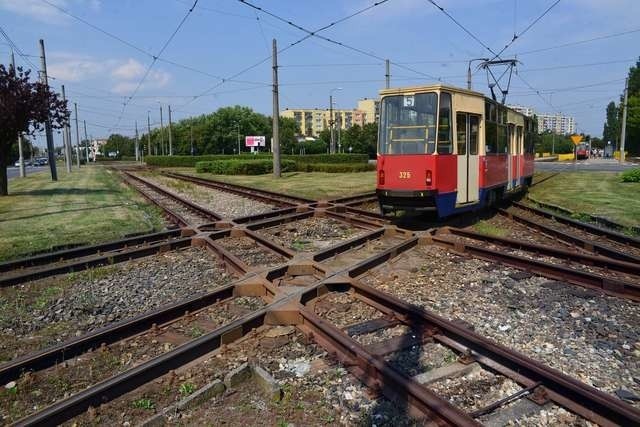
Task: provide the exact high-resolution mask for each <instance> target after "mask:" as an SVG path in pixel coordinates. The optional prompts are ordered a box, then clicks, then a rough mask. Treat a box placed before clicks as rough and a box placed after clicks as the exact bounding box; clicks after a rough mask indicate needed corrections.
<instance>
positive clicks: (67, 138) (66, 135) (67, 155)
mask: <svg viewBox="0 0 640 427" xmlns="http://www.w3.org/2000/svg"><path fill="white" fill-rule="evenodd" d="M62 100H63V101H66V100H67V97H66V95H65V93H64V85H62ZM62 141H63V143H64V161H65V163H66V167H67V173H71V163H72V162H73V157H71V132H70V131H69V124H66V125H64V127H63V128H62Z"/></svg>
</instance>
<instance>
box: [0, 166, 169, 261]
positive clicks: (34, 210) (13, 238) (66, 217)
mask: <svg viewBox="0 0 640 427" xmlns="http://www.w3.org/2000/svg"><path fill="white" fill-rule="evenodd" d="M58 178H59V180H58V182H52V181H51V177H50V175H49V173H48V172H39V173H35V174H32V175H29V176H28V177H27V178H24V179H22V178H15V179H12V180H11V181H9V196H7V197H0V261H3V260H7V259H12V258H19V257H23V256H26V255H28V254H32V253H34V252H39V251H43V250H51V249H53V248H55V247H57V246H62V245H70V244H79V243H98V242H105V241H109V240H115V239H118V238H122V237H123V236H125V235H127V234H132V233H139V232H152V231H156V230H160V229H162V228H163V221H162V215H161V213H160V211H159V210H158V209H156V208H155V207H151V206H149V205H148V204H146V203H145V201H144V200H143V199H142V198H141V197H140V196H139V195H138V194H137V193H135V192H134V191H133V190H131V189H130V188H129V187H127V186H125V185H124V184H122V183H121V181H120V179H119V178H118V176H117V175H116V174H115V173H114V172H111V171H109V170H107V169H105V168H104V167H101V166H90V167H85V168H82V170H80V171H77V170H74V172H73V173H71V174H67V173H66V172H65V171H64V168H58Z"/></svg>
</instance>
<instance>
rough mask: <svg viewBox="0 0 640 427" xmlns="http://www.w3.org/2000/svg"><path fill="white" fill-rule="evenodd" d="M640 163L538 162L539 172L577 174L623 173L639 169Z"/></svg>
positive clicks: (594, 161)
mask: <svg viewBox="0 0 640 427" xmlns="http://www.w3.org/2000/svg"><path fill="white" fill-rule="evenodd" d="M639 166H640V163H638V162H625V163H622V164H621V163H620V162H619V161H617V160H614V159H587V160H578V161H576V162H572V161H568V162H536V166H535V167H536V170H537V171H552V172H575V171H601V172H622V171H624V170H625V169H630V168H634V167H636V168H637V167H639Z"/></svg>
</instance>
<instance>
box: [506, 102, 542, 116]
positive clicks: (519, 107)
mask: <svg viewBox="0 0 640 427" xmlns="http://www.w3.org/2000/svg"><path fill="white" fill-rule="evenodd" d="M507 107H509V108H511V109H512V110H516V111H517V112H518V113H522V114H524V115H525V116H527V117H533V115H534V114H535V113H536V112H535V111H533V108H531V107H525V106H524V105H507Z"/></svg>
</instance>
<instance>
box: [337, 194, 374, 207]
mask: <svg viewBox="0 0 640 427" xmlns="http://www.w3.org/2000/svg"><path fill="white" fill-rule="evenodd" d="M377 200H378V196H377V195H376V193H375V191H370V192H367V193H362V194H355V195H353V196H345V197H338V198H337V199H331V200H329V203H333V204H341V205H352V204H355V205H357V204H361V203H367V202H374V201H377Z"/></svg>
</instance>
